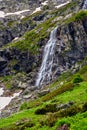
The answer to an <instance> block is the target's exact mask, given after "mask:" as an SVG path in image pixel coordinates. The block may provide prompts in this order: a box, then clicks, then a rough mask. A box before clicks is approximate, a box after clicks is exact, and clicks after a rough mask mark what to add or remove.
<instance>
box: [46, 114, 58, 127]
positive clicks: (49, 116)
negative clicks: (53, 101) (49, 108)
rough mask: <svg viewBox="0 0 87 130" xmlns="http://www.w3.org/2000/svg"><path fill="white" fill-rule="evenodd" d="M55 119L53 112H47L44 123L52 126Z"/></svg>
mask: <svg viewBox="0 0 87 130" xmlns="http://www.w3.org/2000/svg"><path fill="white" fill-rule="evenodd" d="M56 120H57V118H56V116H55V115H54V114H53V113H49V114H48V116H47V120H46V125H48V126H50V127H52V126H54V124H55V122H56Z"/></svg>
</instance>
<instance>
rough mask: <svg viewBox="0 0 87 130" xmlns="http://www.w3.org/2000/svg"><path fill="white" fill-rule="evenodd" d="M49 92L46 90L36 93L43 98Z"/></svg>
mask: <svg viewBox="0 0 87 130" xmlns="http://www.w3.org/2000/svg"><path fill="white" fill-rule="evenodd" d="M49 92H50V90H49V89H47V90H42V91H39V92H38V95H39V96H44V95H46V94H48V93H49Z"/></svg>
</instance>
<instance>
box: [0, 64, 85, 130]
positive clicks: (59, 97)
mask: <svg viewBox="0 0 87 130" xmlns="http://www.w3.org/2000/svg"><path fill="white" fill-rule="evenodd" d="M84 70H85V71H84ZM78 73H80V74H81V73H82V74H81V76H82V77H83V81H81V82H79V84H77V83H76V84H75V83H73V79H75V77H76V76H77V75H78V74H75V75H72V76H71V77H73V78H70V80H69V81H67V83H65V84H64V85H62V86H60V87H58V88H57V89H56V90H53V91H52V92H50V93H49V94H47V95H45V96H43V97H40V98H39V99H36V100H34V101H31V102H30V101H29V102H28V103H26V102H24V103H23V104H22V105H21V108H20V110H22V111H20V112H19V113H17V114H14V115H12V116H11V117H8V118H5V119H1V120H0V128H2V130H37V129H38V130H44V129H45V130H49V129H51V130H56V129H57V128H58V127H59V126H61V125H63V124H65V123H66V124H67V125H68V127H69V128H70V130H86V129H87V81H84V79H85V75H86V74H87V71H86V66H84V67H83V68H82V69H81V70H80V71H79V72H78ZM64 76H65V75H64ZM77 77H78V76H77ZM55 82H56V81H55ZM57 84H58V81H57V82H56V85H57ZM55 87H56V86H55V84H54V86H53V88H55ZM51 88H52V86H51ZM44 101H45V102H44ZM70 101H71V102H73V104H72V105H71V106H69V107H68V108H66V109H58V106H60V105H61V104H67V103H69V102H70Z"/></svg>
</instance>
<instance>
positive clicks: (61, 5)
mask: <svg viewBox="0 0 87 130" xmlns="http://www.w3.org/2000/svg"><path fill="white" fill-rule="evenodd" d="M70 2H71V0H69V1H67V2H66V3H63V4H60V5H58V6H55V8H57V9H58V8H60V7H63V6H64V5H67V4H69V3H70Z"/></svg>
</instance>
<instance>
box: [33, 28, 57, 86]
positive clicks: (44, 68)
mask: <svg viewBox="0 0 87 130" xmlns="http://www.w3.org/2000/svg"><path fill="white" fill-rule="evenodd" d="M56 33H57V27H56V28H55V29H54V30H53V31H52V32H51V34H50V39H49V41H48V42H47V44H46V46H45V48H44V54H43V60H42V64H41V67H40V71H39V73H38V77H37V80H36V84H35V86H37V87H40V86H41V85H42V84H43V82H44V81H45V80H46V81H47V82H49V81H50V79H51V74H52V64H53V56H54V50H55V44H56V42H57V38H56Z"/></svg>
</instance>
